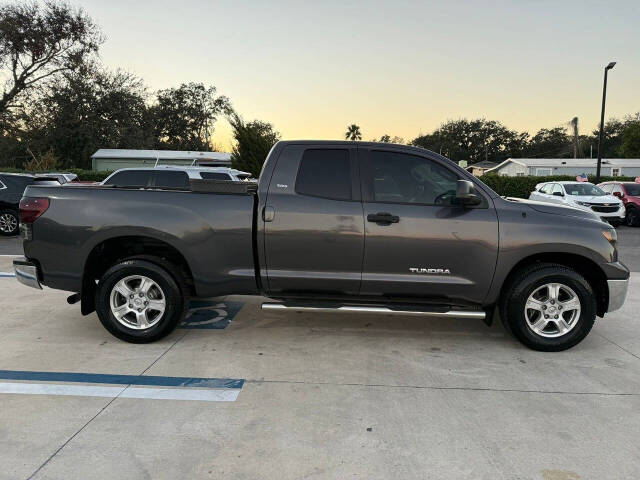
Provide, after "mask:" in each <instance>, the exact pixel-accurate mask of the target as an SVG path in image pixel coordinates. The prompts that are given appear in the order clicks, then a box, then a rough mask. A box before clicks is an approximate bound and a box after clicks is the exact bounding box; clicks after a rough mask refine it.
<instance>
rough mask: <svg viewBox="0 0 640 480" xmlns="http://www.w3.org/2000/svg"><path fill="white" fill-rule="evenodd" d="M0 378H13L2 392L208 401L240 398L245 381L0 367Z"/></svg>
mask: <svg viewBox="0 0 640 480" xmlns="http://www.w3.org/2000/svg"><path fill="white" fill-rule="evenodd" d="M0 380H10V381H8V382H0V393H17V394H27V395H72V396H84V397H109V398H114V397H120V398H140V399H156V400H194V401H207V402H233V401H235V400H236V399H237V398H238V394H239V393H240V390H241V389H242V386H243V385H244V379H240V378H199V377H163V376H152V375H114V374H100V373H73V372H37V371H24V370H0ZM11 380H13V381H11ZM19 382H31V383H19ZM55 382H65V383H55ZM107 385H108V386H107Z"/></svg>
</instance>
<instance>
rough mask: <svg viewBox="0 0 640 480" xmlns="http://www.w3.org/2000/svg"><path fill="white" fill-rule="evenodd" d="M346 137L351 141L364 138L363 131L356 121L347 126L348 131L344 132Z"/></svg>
mask: <svg viewBox="0 0 640 480" xmlns="http://www.w3.org/2000/svg"><path fill="white" fill-rule="evenodd" d="M344 138H345V139H346V140H351V141H356V140H362V132H361V131H360V127H359V126H358V125H356V124H355V123H352V124H351V125H349V126H348V127H347V132H346V133H345V134H344Z"/></svg>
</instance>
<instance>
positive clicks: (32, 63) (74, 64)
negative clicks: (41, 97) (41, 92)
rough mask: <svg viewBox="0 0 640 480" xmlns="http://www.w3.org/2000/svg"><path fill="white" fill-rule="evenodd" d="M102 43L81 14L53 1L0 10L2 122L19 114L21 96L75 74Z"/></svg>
mask: <svg viewBox="0 0 640 480" xmlns="http://www.w3.org/2000/svg"><path fill="white" fill-rule="evenodd" d="M101 43H102V36H101V34H100V31H99V29H98V27H97V26H96V25H95V24H94V23H93V21H92V20H91V19H90V18H89V17H88V16H87V15H86V14H85V13H84V11H82V10H80V9H74V8H72V7H71V6H69V5H68V4H66V3H63V2H55V1H52V0H48V1H45V2H43V3H39V2H35V1H24V0H23V1H20V2H17V3H9V4H6V5H3V6H0V78H4V79H7V83H6V85H5V88H4V90H3V92H2V96H0V116H2V115H3V114H4V113H7V112H8V111H10V110H13V109H17V108H20V106H21V102H22V100H23V99H24V97H25V93H26V92H28V91H30V90H33V89H34V88H35V87H36V86H38V85H41V84H42V83H43V82H44V81H45V80H47V79H50V78H53V77H54V76H55V75H57V74H60V73H62V72H68V71H73V70H77V69H78V68H79V67H80V66H81V65H83V64H84V63H85V62H86V61H87V60H88V59H89V58H90V57H91V56H92V55H93V54H94V53H96V52H97V51H98V47H99V46H100V44H101Z"/></svg>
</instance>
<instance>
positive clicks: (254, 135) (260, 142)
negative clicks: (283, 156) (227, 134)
mask: <svg viewBox="0 0 640 480" xmlns="http://www.w3.org/2000/svg"><path fill="white" fill-rule="evenodd" d="M229 123H230V124H231V127H232V128H233V138H234V140H235V142H236V144H235V146H234V147H233V151H232V152H231V166H232V167H233V168H237V169H238V170H242V171H244V172H250V173H251V175H253V176H254V177H256V178H257V177H258V175H260V170H262V165H263V164H264V161H265V160H266V159H267V155H268V154H269V151H270V150H271V147H273V145H274V144H275V143H276V142H277V141H278V140H280V133H278V132H277V131H275V130H274V129H273V125H271V124H270V123H266V122H261V121H260V120H253V121H252V122H248V123H245V122H244V120H242V118H241V117H240V116H239V115H237V114H233V115H232V116H231V117H230V118H229Z"/></svg>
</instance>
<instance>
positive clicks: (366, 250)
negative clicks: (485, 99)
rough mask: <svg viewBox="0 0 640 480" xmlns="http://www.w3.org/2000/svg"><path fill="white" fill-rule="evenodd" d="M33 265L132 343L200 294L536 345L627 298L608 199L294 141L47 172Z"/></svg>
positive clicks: (27, 205)
mask: <svg viewBox="0 0 640 480" xmlns="http://www.w3.org/2000/svg"><path fill="white" fill-rule="evenodd" d="M20 214H21V222H22V225H21V229H22V235H23V237H24V253H25V258H22V259H20V260H16V261H15V262H14V267H15V271H16V276H17V279H18V280H19V281H20V282H22V283H24V284H27V285H30V286H33V287H36V288H41V285H43V284H44V285H46V286H48V287H51V288H55V289H60V290H66V291H69V292H74V294H73V295H71V296H70V297H69V302H70V303H75V302H77V301H81V310H82V313H83V314H88V313H91V312H93V311H94V310H95V311H97V313H98V317H99V318H100V321H101V322H102V323H103V325H104V326H105V327H106V328H107V329H108V330H109V331H110V332H111V333H112V334H113V335H115V336H116V337H118V338H120V339H123V340H126V341H129V342H137V343H142V342H151V341H154V340H157V339H159V338H161V337H163V336H165V335H167V334H168V333H169V332H171V331H172V330H173V329H174V328H175V327H176V325H177V324H178V323H179V322H180V321H181V319H182V318H183V316H184V315H185V312H186V310H187V307H188V303H189V298H190V297H212V296H219V295H228V294H249V295H264V296H266V297H269V298H270V299H272V300H271V301H269V302H266V303H264V304H263V305H262V308H263V309H265V310H279V311H281V310H309V311H322V312H336V313H337V312H355V313H367V312H371V313H381V314H385V315H388V314H401V315H420V316H425V317H429V316H437V317H459V318H469V319H484V320H485V321H486V322H487V323H490V322H491V320H492V319H493V317H494V314H495V315H496V316H499V317H500V318H501V319H502V321H503V322H504V324H505V325H506V326H507V328H508V329H509V330H510V331H511V332H512V333H513V334H514V335H515V336H516V337H517V338H518V339H519V340H520V341H521V342H522V343H523V344H525V345H527V346H528V347H530V348H533V349H537V350H545V351H558V350H564V349H567V348H570V347H572V346H573V345H576V344H577V343H579V342H580V341H581V340H582V339H583V338H584V337H585V336H586V335H587V334H588V333H589V331H590V329H591V327H592V326H593V323H594V321H595V318H596V316H603V315H604V314H605V313H606V312H611V311H613V310H616V309H618V308H620V307H621V305H622V304H623V302H624V299H625V296H626V291H627V285H628V280H629V271H628V269H627V268H626V267H625V266H624V265H623V264H622V263H620V262H619V261H618V254H617V250H616V232H615V230H614V229H613V228H612V227H611V226H610V225H608V224H606V223H603V222H602V221H601V220H600V219H599V218H598V217H597V216H596V215H595V214H592V213H590V212H586V211H581V210H577V209H572V208H567V207H562V206H556V205H551V204H545V203H540V202H532V201H527V200H519V199H506V198H501V197H500V196H499V195H497V194H496V193H495V192H494V191H492V190H491V189H490V188H488V187H487V186H486V185H484V184H483V183H482V182H481V181H479V180H478V179H477V178H475V177H473V176H472V175H470V174H469V173H468V172H466V171H465V170H464V169H461V168H460V167H458V166H457V165H456V164H454V163H453V162H451V161H450V160H448V159H446V158H444V157H442V156H440V155H438V154H436V153H433V152H431V151H428V150H423V149H419V148H413V147H408V146H401V145H389V144H378V143H365V142H322V141H288V142H279V143H278V144H276V145H275V146H274V147H273V149H272V151H271V152H270V154H269V156H268V158H267V160H266V162H265V164H264V167H263V170H262V173H261V175H260V179H259V183H258V184H257V185H255V184H248V183H246V182H244V183H240V182H238V183H235V182H215V181H205V180H200V181H192V182H191V184H190V188H182V189H167V188H165V189H155V188H148V187H146V188H132V187H131V186H128V187H124V186H118V185H117V184H116V185H110V186H97V187H96V186H91V187H89V186H60V187H40V186H30V187H28V189H27V190H26V192H25V196H24V197H23V199H22V202H21V206H20Z"/></svg>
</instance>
